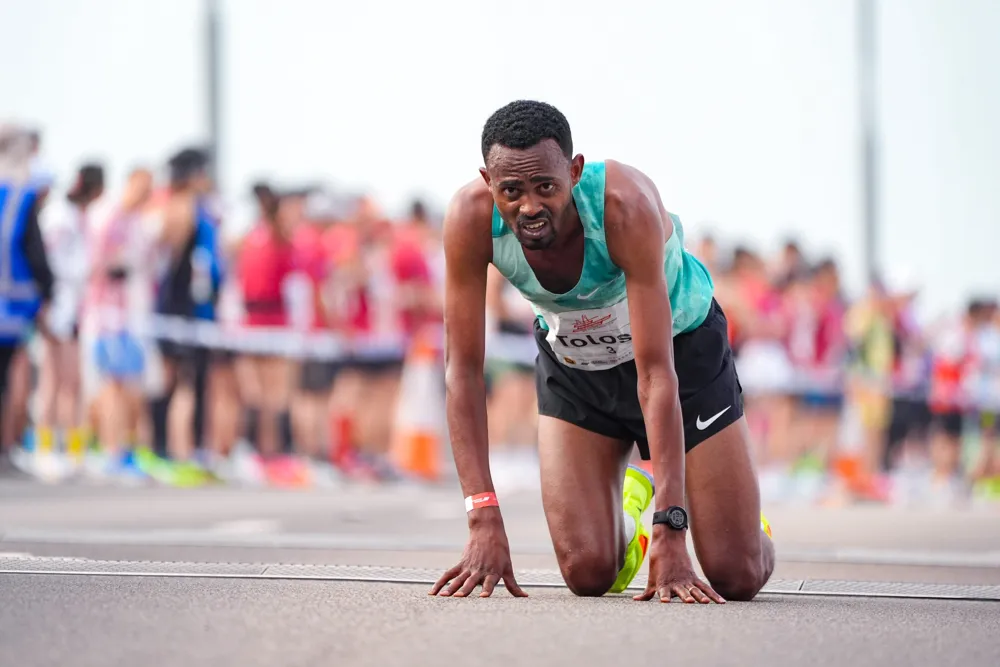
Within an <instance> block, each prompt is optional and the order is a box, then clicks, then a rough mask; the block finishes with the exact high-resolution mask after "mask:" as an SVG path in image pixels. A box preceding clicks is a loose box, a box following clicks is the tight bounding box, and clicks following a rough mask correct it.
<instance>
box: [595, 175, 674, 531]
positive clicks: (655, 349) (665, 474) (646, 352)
mask: <svg viewBox="0 0 1000 667" xmlns="http://www.w3.org/2000/svg"><path fill="white" fill-rule="evenodd" d="M619 169H623V167H619ZM625 169H627V168H625ZM622 176H623V178H622V179H619V180H624V181H625V183H624V184H622V185H621V186H619V187H616V188H615V189H614V191H610V192H609V196H608V201H607V203H606V204H605V206H606V208H605V225H606V230H607V242H608V250H609V252H610V254H611V259H612V261H613V262H614V263H615V264H616V265H617V266H619V267H621V269H622V271H624V273H625V286H626V290H627V294H628V309H629V319H630V321H631V329H632V346H633V349H634V350H635V365H636V370H637V371H638V376H639V378H638V379H639V387H638V389H639V402H640V404H641V406H642V414H643V420H644V421H645V424H646V435H647V438H648V440H649V453H650V458H651V462H652V465H653V474H654V477H655V480H656V482H655V483H656V495H655V502H656V509H657V510H665V509H667V508H668V507H670V506H672V505H678V506H683V505H684V424H683V419H682V417H681V404H680V397H679V395H678V392H677V373H676V372H675V370H674V348H673V336H672V326H673V325H672V322H673V316H672V314H671V310H670V298H669V296H668V291H667V281H666V276H665V275H664V271H663V261H664V252H665V251H664V247H665V245H666V241H667V239H668V238H669V236H668V232H667V231H665V230H664V222H663V217H662V215H661V212H660V204H659V197H658V195H657V194H656V191H655V189H653V188H651V184H646V183H643V182H641V181H639V182H635V181H636V180H637V179H638V176H633V175H630V174H628V173H627V172H625V173H624V174H622ZM609 180H611V177H610V176H609ZM657 528H662V526H658V527H657ZM669 534H670V536H671V537H673V538H675V539H676V541H677V542H678V544H679V545H684V533H683V532H682V531H670V533H669Z"/></svg>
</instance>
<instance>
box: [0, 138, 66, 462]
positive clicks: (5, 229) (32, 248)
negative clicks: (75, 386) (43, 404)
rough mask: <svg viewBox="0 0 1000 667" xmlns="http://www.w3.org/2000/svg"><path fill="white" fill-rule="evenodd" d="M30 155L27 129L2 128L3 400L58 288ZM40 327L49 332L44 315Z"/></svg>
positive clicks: (3, 427) (5, 441)
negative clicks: (31, 335) (31, 178)
mask: <svg viewBox="0 0 1000 667" xmlns="http://www.w3.org/2000/svg"><path fill="white" fill-rule="evenodd" d="M29 155H30V141H29V138H28V137H26V136H25V134H24V132H23V131H22V130H20V129H19V128H13V127H0V231H2V234H0V270H2V274H0V401H2V400H3V399H5V398H8V399H9V397H8V391H7V387H8V376H9V372H10V370H11V364H12V363H16V362H17V359H18V357H19V356H20V355H19V354H18V353H19V350H20V348H21V345H22V344H23V342H24V341H25V340H26V339H27V337H28V335H29V333H30V328H31V327H32V325H33V324H34V322H35V318H36V316H37V315H38V314H39V312H42V313H44V312H45V309H47V308H48V304H49V302H50V301H51V298H52V292H53V283H54V277H53V275H52V272H51V270H50V268H49V262H48V258H47V251H46V248H45V243H44V241H43V237H42V232H41V229H40V225H39V220H38V218H39V208H40V206H41V201H40V199H39V198H38V192H37V191H36V189H35V188H34V187H33V186H32V184H31V182H30V181H29V173H28V171H29V169H28V159H29ZM40 327H41V329H42V330H43V331H44V332H46V333H47V326H46V318H45V317H44V315H43V317H42V319H41V322H40ZM20 358H21V359H24V360H26V359H27V357H24V356H20ZM22 363H23V362H22ZM19 389H22V390H23V389H25V388H24V387H19ZM21 397H22V398H23V395H22V396H21ZM14 398H15V401H11V402H9V403H7V404H5V405H2V406H0V408H2V412H0V437H2V440H0V473H7V472H10V471H11V466H10V458H9V457H10V456H11V454H12V450H11V449H10V448H11V446H12V445H13V442H12V441H13V439H14V438H15V437H16V436H15V431H13V430H11V429H10V428H8V426H7V421H8V420H10V421H11V422H12V423H11V426H14V424H13V421H14V418H16V417H17V416H18V412H19V410H18V407H19V406H18V401H17V400H16V399H17V398H19V397H17V396H15V397H14Z"/></svg>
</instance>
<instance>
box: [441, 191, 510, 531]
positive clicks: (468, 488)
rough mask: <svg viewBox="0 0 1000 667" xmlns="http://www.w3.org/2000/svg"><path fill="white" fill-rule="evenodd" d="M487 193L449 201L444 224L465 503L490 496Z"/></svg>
mask: <svg viewBox="0 0 1000 667" xmlns="http://www.w3.org/2000/svg"><path fill="white" fill-rule="evenodd" d="M487 199H489V193H488V191H487V192H484V191H482V190H481V189H479V188H477V187H476V186H475V185H472V186H467V187H465V188H463V189H462V190H461V191H459V193H458V194H457V195H455V198H454V199H453V200H452V202H451V204H450V205H449V207H448V211H447V213H446V214H445V220H444V250H445V265H446V269H445V307H444V311H445V312H444V325H445V381H446V386H447V399H446V405H447V413H448V427H449V430H450V434H451V441H452V450H453V452H454V456H455V467H456V469H457V472H458V478H459V481H460V483H461V485H462V491H463V495H464V496H465V497H468V496H471V495H474V494H477V493H484V492H488V491H489V492H492V491H493V490H494V489H493V480H492V478H491V477H490V466H489V444H488V439H487V432H486V380H485V377H484V373H483V363H484V356H485V346H486V345H485V331H486V327H485V311H486V276H487V269H488V268H489V262H490V260H491V258H492V254H493V244H492V237H491V235H490V231H489V230H490V226H489V214H490V212H491V211H492V206H490V205H489V204H490V203H492V200H491V199H490V200H489V203H487ZM491 517H492V518H494V519H499V511H498V510H496V509H495V508H483V509H481V510H477V511H475V512H471V513H470V515H469V520H470V524H471V523H472V522H481V521H483V520H489V519H490V518H491Z"/></svg>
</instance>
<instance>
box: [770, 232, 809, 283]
mask: <svg viewBox="0 0 1000 667" xmlns="http://www.w3.org/2000/svg"><path fill="white" fill-rule="evenodd" d="M808 271H809V263H808V261H806V257H805V255H804V254H803V253H802V248H801V247H800V246H799V243H798V241H796V240H795V239H788V240H786V241H785V243H784V245H783V246H782V248H781V254H779V255H778V258H777V261H776V262H775V263H774V266H773V268H772V270H771V280H772V281H773V282H774V283H775V284H777V285H780V284H781V283H784V282H786V281H788V280H790V279H791V278H792V277H797V276H803V275H805V274H806V273H808Z"/></svg>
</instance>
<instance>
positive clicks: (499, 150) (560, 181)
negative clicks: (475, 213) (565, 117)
mask: <svg viewBox="0 0 1000 667" xmlns="http://www.w3.org/2000/svg"><path fill="white" fill-rule="evenodd" d="M583 162H584V161H583V156H582V155H577V156H576V157H574V158H573V159H572V160H570V159H567V157H566V156H565V155H563V152H562V149H560V148H559V145H558V144H557V143H556V142H555V141H553V140H551V139H546V140H545V141H542V142H540V143H538V144H537V145H535V146H532V147H531V148H526V149H523V150H518V149H513V148H505V147H503V146H494V147H493V149H492V150H491V151H490V153H489V155H488V156H487V160H486V168H485V169H481V170H480V172H481V173H482V175H483V178H484V179H485V180H486V184H487V185H489V187H490V192H491V193H492V194H493V201H494V202H495V203H496V206H497V210H498V211H500V217H502V218H503V220H504V222H505V223H507V226H508V227H510V229H511V231H512V232H514V236H515V237H517V240H518V241H520V242H521V245H523V246H524V247H525V248H527V249H529V250H544V249H545V248H548V247H550V246H551V245H552V244H553V243H554V242H555V241H556V239H557V238H558V237H559V235H560V233H565V231H566V226H567V225H568V224H569V222H570V221H569V216H567V215H565V214H566V212H567V211H568V210H569V208H570V207H571V206H572V205H573V187H574V186H575V185H576V184H577V183H579V182H580V175H581V174H582V173H583Z"/></svg>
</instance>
